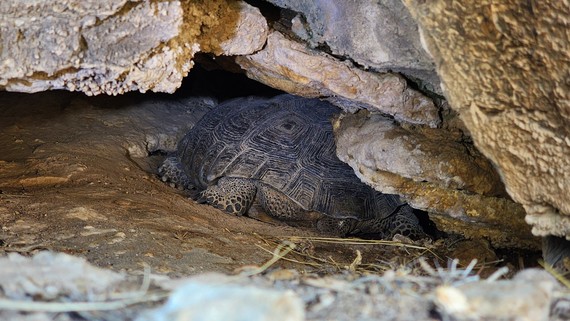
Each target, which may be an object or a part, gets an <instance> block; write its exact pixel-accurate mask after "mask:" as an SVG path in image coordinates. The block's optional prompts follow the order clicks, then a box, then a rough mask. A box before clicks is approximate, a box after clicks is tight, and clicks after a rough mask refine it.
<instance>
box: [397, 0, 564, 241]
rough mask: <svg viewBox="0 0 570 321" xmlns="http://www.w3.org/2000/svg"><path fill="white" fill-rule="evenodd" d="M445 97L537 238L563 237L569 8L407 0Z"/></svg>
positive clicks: (561, 3)
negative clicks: (432, 58)
mask: <svg viewBox="0 0 570 321" xmlns="http://www.w3.org/2000/svg"><path fill="white" fill-rule="evenodd" d="M404 2H405V4H406V5H407V7H408V8H409V9H410V11H411V12H412V13H413V15H414V17H415V19H417V20H418V22H419V24H420V25H421V27H422V29H423V35H424V38H425V43H426V45H427V47H428V49H429V51H430V52H431V53H432V55H433V56H434V57H435V60H436V62H437V65H438V71H439V74H440V76H441V78H442V80H443V83H444V85H445V86H444V87H445V93H446V96H447V97H448V98H449V101H450V104H451V106H452V107H453V108H455V109H456V110H457V111H458V112H459V113H460V116H461V118H462V119H463V121H464V122H465V124H466V126H467V127H468V128H469V130H470V132H471V134H472V135H473V139H474V141H475V145H476V146H477V147H478V148H479V149H480V150H481V151H482V152H483V153H484V154H485V155H486V156H487V157H489V158H490V159H491V160H492V161H493V163H495V164H496V165H497V167H498V169H499V171H500V173H501V176H502V178H503V181H504V182H505V185H506V187H507V191H508V192H509V194H510V195H511V196H512V197H513V199H514V200H515V201H517V202H519V203H521V204H522V205H523V206H524V208H525V210H526V212H527V217H526V220H527V221H528V222H529V223H531V224H533V225H534V226H533V230H532V231H533V233H534V234H536V235H548V234H552V235H558V236H567V237H569V236H570V216H569V215H570V198H569V197H568V192H569V191H570V158H569V157H568V155H570V129H569V128H570V126H569V122H570V81H569V79H570V76H569V70H570V63H569V61H570V41H569V35H568V24H569V23H570V20H569V18H568V17H570V5H569V4H568V2H567V1H531V2H528V1H520V0H509V1H502V2H500V3H497V2H493V1H471V2H464V3H459V2H456V1H450V0H437V1H429V2H425V1H416V0H405V1H404Z"/></svg>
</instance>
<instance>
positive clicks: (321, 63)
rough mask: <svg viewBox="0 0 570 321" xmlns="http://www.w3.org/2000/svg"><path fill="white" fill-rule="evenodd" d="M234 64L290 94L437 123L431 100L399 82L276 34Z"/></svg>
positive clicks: (401, 117) (391, 75) (248, 73)
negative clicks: (329, 99)
mask: <svg viewBox="0 0 570 321" xmlns="http://www.w3.org/2000/svg"><path fill="white" fill-rule="evenodd" d="M236 62H237V63H238V64H239V65H240V66H241V67H242V68H243V69H245V70H246V73H247V75H248V77H250V78H252V79H255V80H257V81H260V82H262V83H265V84H267V85H269V86H271V87H274V88H278V89H281V90H283V91H286V92H289V93H293V94H297V95H300V96H305V97H323V96H324V97H331V98H332V100H331V101H332V102H333V103H336V104H338V105H340V106H341V107H346V105H347V103H348V104H349V105H351V104H352V105H358V106H359V108H361V107H362V106H365V107H367V108H369V109H372V110H378V111H381V112H383V113H386V114H389V115H392V116H394V117H395V118H396V119H398V120H401V121H406V122H409V123H413V124H424V125H428V126H430V127H437V126H438V125H440V123H441V120H440V118H439V114H438V109H437V107H436V106H435V105H434V103H433V101H432V100H431V99H429V98H428V97H426V96H424V95H422V94H421V93H419V92H418V91H416V90H413V89H411V88H409V87H408V86H407V84H406V81H405V80H404V79H403V78H401V77H399V76H397V75H395V74H388V73H386V74H379V73H372V72H366V71H363V70H360V69H358V68H355V67H353V66H351V65H350V64H346V63H344V62H341V61H340V60H337V59H335V58H333V57H331V56H329V55H326V54H323V53H320V52H317V51H315V50H312V49H310V48H307V46H305V45H304V44H301V43H298V42H294V41H292V40H289V39H287V38H285V37H284V36H283V35H282V34H280V33H279V32H272V33H271V34H270V35H269V37H268V40H267V45H266V46H265V48H264V49H263V50H261V51H259V52H257V53H255V54H253V55H248V56H240V57H237V58H236ZM300 62H303V63H300ZM349 109H351V108H350V107H349Z"/></svg>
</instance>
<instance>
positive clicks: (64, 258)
mask: <svg viewBox="0 0 570 321" xmlns="http://www.w3.org/2000/svg"><path fill="white" fill-rule="evenodd" d="M0 265H1V266H2V273H0V287H1V288H2V295H3V296H5V297H8V298H10V299H17V300H26V299H29V298H33V297H35V298H42V299H43V300H53V299H56V298H59V297H63V296H65V297H67V298H68V299H72V300H77V301H82V300H86V299H87V298H89V297H92V296H94V295H105V294H107V293H109V292H110V290H112V289H115V288H116V287H117V286H118V285H119V283H120V282H121V281H123V280H124V279H125V277H124V276H123V275H121V274H118V273H116V272H113V271H110V270H104V269H101V268H97V267H94V266H92V265H91V264H89V263H88V262H87V261H85V260H84V259H81V258H78V257H73V256H71V255H67V254H63V253H52V252H48V251H45V252H40V253H38V254H36V255H34V256H33V257H31V258H30V257H24V256H22V255H19V254H16V253H11V254H9V255H8V256H6V257H2V258H0Z"/></svg>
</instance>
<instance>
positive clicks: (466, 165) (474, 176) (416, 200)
mask: <svg viewBox="0 0 570 321" xmlns="http://www.w3.org/2000/svg"><path fill="white" fill-rule="evenodd" d="M334 128H335V137H336V144H337V155H338V156H339V158H340V159H341V160H343V161H345V162H347V163H348V164H349V165H351V166H352V168H354V170H355V172H356V174H357V175H358V176H359V177H360V179H361V180H362V181H364V182H366V183H367V184H369V185H371V186H372V187H374V188H375V189H376V190H379V191H382V192H384V193H392V194H394V193H395V194H400V195H403V196H404V197H405V198H406V200H407V201H408V202H409V203H410V205H412V206H413V207H415V208H419V209H424V210H427V211H430V212H431V214H432V215H431V218H432V219H433V220H434V221H435V222H436V223H437V225H438V226H439V228H440V229H442V230H445V231H447V232H458V233H462V234H464V235H466V236H468V237H481V236H483V237H485V238H488V239H489V240H490V241H491V242H492V243H493V245H495V246H500V247H505V246H519V247H530V248H536V247H537V246H538V243H537V240H536V239H535V238H533V237H532V234H531V233H530V228H529V227H528V226H527V225H526V224H525V222H524V211H523V209H522V207H521V206H520V205H518V204H516V203H514V202H512V201H510V200H508V199H507V198H505V196H506V193H505V191H504V187H503V185H502V183H501V181H500V178H499V176H498V175H497V174H496V172H495V171H494V169H493V167H492V165H491V164H490V163H489V162H488V160H487V159H485V158H484V157H483V156H482V155H481V154H480V153H479V152H478V151H477V150H475V149H474V148H473V147H472V146H470V145H468V144H462V143H461V142H456V141H454V140H452V139H450V137H448V136H447V135H446V132H444V131H441V130H437V129H436V130H433V129H421V128H419V129H418V128H413V127H410V128H404V127H401V126H399V125H398V124H397V123H396V122H394V121H393V120H392V119H388V118H386V117H383V116H381V115H378V114H369V113H366V112H359V113H357V114H354V115H346V116H344V117H341V118H339V119H337V120H336V121H335V125H334Z"/></svg>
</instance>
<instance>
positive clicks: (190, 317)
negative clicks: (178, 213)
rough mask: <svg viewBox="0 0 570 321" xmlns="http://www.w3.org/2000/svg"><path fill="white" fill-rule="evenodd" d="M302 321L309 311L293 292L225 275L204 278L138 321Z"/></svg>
mask: <svg viewBox="0 0 570 321" xmlns="http://www.w3.org/2000/svg"><path fill="white" fill-rule="evenodd" d="M147 320H156V321H162V320H164V321H166V320H175V321H201V320H204V321H206V320H229V321H245V320H248V321H249V320H251V321H265V320H276V321H301V320H305V307H304V304H303V302H302V301H301V299H300V298H299V297H298V296H297V295H296V294H295V293H293V292H292V291H277V290H272V289H264V288H261V287H256V286H252V285H244V284H232V283H231V277H228V276H225V275H221V274H219V275H216V276H214V275H202V276H198V277H195V278H192V279H190V280H189V281H188V282H187V283H186V284H184V285H181V286H179V287H178V288H177V289H176V291H174V292H173V293H172V294H171V295H170V298H169V299H168V302H166V304H165V305H164V306H163V307H161V308H159V309H156V310H154V311H152V312H149V313H146V314H143V315H142V316H140V317H139V318H137V321H147Z"/></svg>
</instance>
